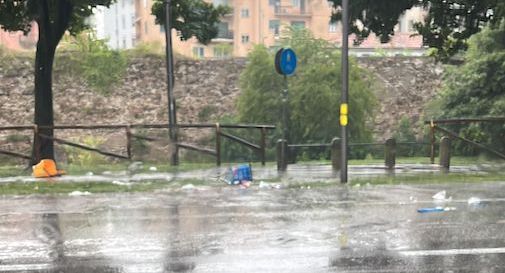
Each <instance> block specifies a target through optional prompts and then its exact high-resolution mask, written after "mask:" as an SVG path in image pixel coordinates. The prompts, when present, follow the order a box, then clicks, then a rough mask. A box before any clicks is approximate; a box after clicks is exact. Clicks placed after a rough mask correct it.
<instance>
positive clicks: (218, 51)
mask: <svg viewBox="0 0 505 273" xmlns="http://www.w3.org/2000/svg"><path fill="white" fill-rule="evenodd" d="M229 56H230V54H229V53H228V50H227V49H226V48H221V47H214V57H215V58H217V59H225V58H227V57H229Z"/></svg>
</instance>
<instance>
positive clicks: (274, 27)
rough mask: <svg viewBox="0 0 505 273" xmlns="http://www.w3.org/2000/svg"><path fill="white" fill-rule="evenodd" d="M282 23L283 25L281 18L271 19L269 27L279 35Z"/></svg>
mask: <svg viewBox="0 0 505 273" xmlns="http://www.w3.org/2000/svg"><path fill="white" fill-rule="evenodd" d="M280 25H281V22H280V21H279V20H270V21H269V22H268V28H269V29H270V31H271V32H273V33H274V34H275V35H279V27H280Z"/></svg>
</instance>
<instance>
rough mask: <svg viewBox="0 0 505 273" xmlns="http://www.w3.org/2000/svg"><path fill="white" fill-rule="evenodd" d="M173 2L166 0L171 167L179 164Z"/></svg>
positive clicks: (166, 51) (166, 52)
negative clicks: (172, 17) (171, 145)
mask: <svg viewBox="0 0 505 273" xmlns="http://www.w3.org/2000/svg"><path fill="white" fill-rule="evenodd" d="M170 10H171V0H165V42H166V46H165V54H166V58H167V88H168V90H167V91H168V126H169V134H170V140H171V141H172V143H173V144H174V150H173V151H172V155H171V157H170V164H171V165H178V164H179V156H178V154H179V153H178V147H177V127H176V125H177V118H176V113H175V98H174V56H173V54H172V35H171V34H172V27H171V24H170V23H171V22H170V20H171V18H170Z"/></svg>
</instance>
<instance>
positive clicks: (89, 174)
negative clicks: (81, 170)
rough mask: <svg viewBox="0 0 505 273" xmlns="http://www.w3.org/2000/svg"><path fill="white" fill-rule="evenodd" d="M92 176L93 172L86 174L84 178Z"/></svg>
mask: <svg viewBox="0 0 505 273" xmlns="http://www.w3.org/2000/svg"><path fill="white" fill-rule="evenodd" d="M93 175H94V174H93V172H87V173H86V176H93Z"/></svg>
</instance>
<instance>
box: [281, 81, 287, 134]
mask: <svg viewBox="0 0 505 273" xmlns="http://www.w3.org/2000/svg"><path fill="white" fill-rule="evenodd" d="M282 139H284V140H286V141H287V140H288V76H286V75H284V89H283V90H282Z"/></svg>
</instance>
